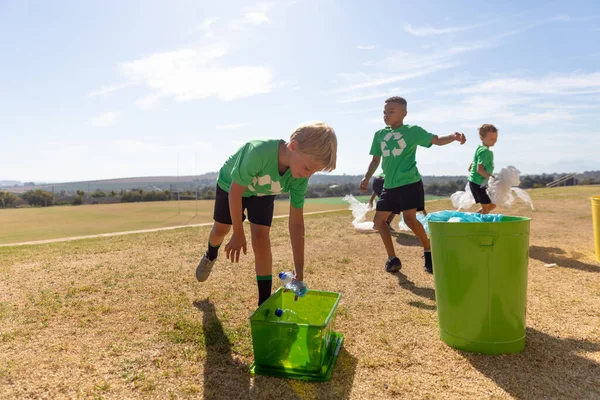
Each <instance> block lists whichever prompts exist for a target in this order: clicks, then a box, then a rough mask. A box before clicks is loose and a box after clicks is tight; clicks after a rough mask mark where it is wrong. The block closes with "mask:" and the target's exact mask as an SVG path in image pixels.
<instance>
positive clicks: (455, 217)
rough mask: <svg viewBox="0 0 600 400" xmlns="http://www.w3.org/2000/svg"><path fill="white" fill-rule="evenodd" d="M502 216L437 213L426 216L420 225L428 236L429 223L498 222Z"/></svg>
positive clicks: (454, 212) (449, 212) (470, 213)
mask: <svg viewBox="0 0 600 400" xmlns="http://www.w3.org/2000/svg"><path fill="white" fill-rule="evenodd" d="M503 217H504V216H503V215H502V214H479V213H472V212H462V211H451V210H445V211H437V212H433V213H429V214H427V215H426V216H425V217H424V218H423V221H421V223H422V224H423V227H424V228H425V232H427V234H429V221H435V222H500V221H502V218H503Z"/></svg>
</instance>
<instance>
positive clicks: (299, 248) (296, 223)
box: [289, 204, 304, 281]
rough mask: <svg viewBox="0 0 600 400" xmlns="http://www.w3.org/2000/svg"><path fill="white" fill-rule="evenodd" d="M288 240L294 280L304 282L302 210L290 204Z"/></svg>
mask: <svg viewBox="0 0 600 400" xmlns="http://www.w3.org/2000/svg"><path fill="white" fill-rule="evenodd" d="M289 228H290V239H291V241H292V254H293V256H294V268H295V271H294V272H295V275H296V279H298V280H300V281H303V280H304V209H303V208H296V207H294V206H292V205H291V204H290V221H289Z"/></svg>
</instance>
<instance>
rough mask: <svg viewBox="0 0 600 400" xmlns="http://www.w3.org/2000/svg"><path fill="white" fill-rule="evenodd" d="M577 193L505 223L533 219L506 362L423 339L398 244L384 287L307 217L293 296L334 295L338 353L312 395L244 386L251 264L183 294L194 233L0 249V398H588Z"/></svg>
mask: <svg viewBox="0 0 600 400" xmlns="http://www.w3.org/2000/svg"><path fill="white" fill-rule="evenodd" d="M595 189H598V188H595ZM586 190H587V191H582V190H578V191H573V190H568V189H555V190H553V191H551V192H550V191H534V192H533V193H532V194H533V197H534V201H535V202H536V206H537V208H538V209H539V210H540V211H536V212H531V211H528V210H527V209H525V208H521V207H517V208H515V209H514V210H512V211H511V214H515V215H527V216H532V217H533V220H532V231H531V260H530V265H529V293H528V315H527V325H528V327H529V328H528V332H527V348H526V350H525V351H524V352H523V353H521V354H518V355H510V356H484V355H476V354H469V353H463V352H460V351H457V350H453V349H451V348H449V347H447V346H446V345H444V344H443V343H442V342H441V341H440V340H439V338H438V328H437V316H436V307H435V302H434V300H433V299H434V290H433V279H432V277H431V276H429V275H426V274H425V273H424V272H423V271H422V262H423V261H422V259H421V254H422V253H421V250H420V248H419V247H418V246H416V241H415V240H414V238H413V237H412V236H409V235H400V236H399V237H398V239H397V241H398V245H397V249H398V253H399V254H400V255H401V257H402V260H403V264H404V267H403V269H402V273H401V274H398V276H394V275H390V274H386V273H385V272H383V263H384V261H385V253H384V250H383V245H382V244H381V242H380V239H379V237H378V236H376V235H372V234H358V233H356V232H355V231H354V230H353V229H352V227H351V224H350V216H349V213H348V212H340V213H336V214H329V215H315V216H311V217H308V218H307V262H306V264H307V273H306V276H307V280H308V283H309V285H310V287H312V288H315V289H320V290H331V291H338V292H341V293H342V294H343V297H342V302H341V303H340V306H339V308H338V313H337V330H338V331H340V332H343V333H344V335H345V342H344V347H343V350H342V352H341V355H340V358H339V359H338V362H337V365H336V367H335V371H334V374H333V377H332V380H331V381H330V382H328V383H321V384H314V383H306V382H298V381H291V380H282V379H277V378H269V377H256V378H251V377H250V376H249V374H248V367H249V365H250V363H251V362H252V342H251V337H250V327H249V323H248V316H249V315H250V313H251V311H252V310H253V308H254V307H255V303H256V285H255V283H254V272H253V265H252V257H251V254H249V255H248V256H247V257H245V258H244V259H243V262H242V263H241V264H240V265H239V266H234V265H232V264H230V263H228V262H226V261H224V260H221V261H219V262H218V263H217V265H216V268H215V270H214V272H213V275H212V276H211V277H210V279H209V280H208V281H207V282H205V283H204V284H199V283H197V282H196V281H195V278H194V269H195V266H196V263H197V261H198V259H199V257H200V254H201V253H202V251H203V250H204V245H205V243H206V237H207V233H208V228H190V229H183V230H178V231H167V232H156V233H150V234H143V235H132V236H122V237H114V238H102V239H94V240H84V241H77V242H65V243H56V244H50V245H40V246H26V247H7V248H0V398H48V399H55V398H202V397H204V398H206V399H233V398H253V399H313V398H329V399H345V398H351V399H378V398H392V397H398V398H411V399H412V398H444V399H445V398H457V399H458V398H461V399H462V398H510V397H513V398H519V399H528V398H532V399H533V398H589V399H591V398H599V397H600V264H598V263H596V262H595V261H594V256H593V242H592V227H591V217H590V214H591V212H590V205H589V196H590V195H591V194H592V193H593V191H594V188H586ZM596 192H598V190H596ZM446 207H448V204H447V203H445V202H443V201H440V202H435V203H431V205H430V206H429V209H430V210H431V211H434V210H435V209H442V208H446ZM286 227H287V224H286V221H281V220H280V221H276V222H275V223H274V226H273V233H272V243H273V257H274V264H275V268H274V269H275V270H276V271H279V270H289V269H291V268H292V265H291V250H290V245H289V238H288V235H287V232H286V230H287V228H286ZM547 262H555V263H557V264H558V267H555V268H547V267H545V266H544V263H547Z"/></svg>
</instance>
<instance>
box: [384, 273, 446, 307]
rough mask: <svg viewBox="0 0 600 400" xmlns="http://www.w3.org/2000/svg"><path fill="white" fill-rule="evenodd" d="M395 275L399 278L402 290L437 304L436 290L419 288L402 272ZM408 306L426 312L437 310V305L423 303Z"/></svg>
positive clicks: (413, 302) (412, 302) (416, 302)
mask: <svg viewBox="0 0 600 400" xmlns="http://www.w3.org/2000/svg"><path fill="white" fill-rule="evenodd" d="M394 275H396V278H398V286H400V287H401V288H402V289H406V290H408V291H409V292H411V293H413V294H416V295H417V296H419V297H422V298H424V299H428V300H431V301H433V302H435V290H434V289H432V288H428V287H419V286H417V285H415V283H414V282H413V281H411V280H409V279H408V277H407V276H406V275H404V274H403V273H402V272H401V271H398V272H395V273H394ZM408 304H410V305H411V306H413V307H417V308H421V309H424V310H431V311H433V310H435V309H436V306H435V305H429V304H425V303H423V302H422V301H411V302H409V303H408Z"/></svg>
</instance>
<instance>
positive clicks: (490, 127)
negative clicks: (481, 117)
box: [479, 124, 498, 138]
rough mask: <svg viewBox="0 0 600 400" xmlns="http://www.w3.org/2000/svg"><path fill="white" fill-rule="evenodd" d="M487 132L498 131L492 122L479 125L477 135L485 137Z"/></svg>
mask: <svg viewBox="0 0 600 400" xmlns="http://www.w3.org/2000/svg"><path fill="white" fill-rule="evenodd" d="M488 132H498V129H496V127H495V126H494V125H492V124H483V125H481V126H480V127H479V136H481V137H482V138H483V137H485V135H487V134H488Z"/></svg>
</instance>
